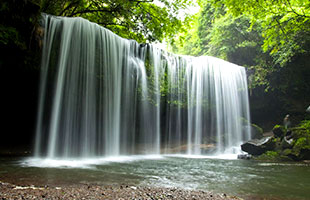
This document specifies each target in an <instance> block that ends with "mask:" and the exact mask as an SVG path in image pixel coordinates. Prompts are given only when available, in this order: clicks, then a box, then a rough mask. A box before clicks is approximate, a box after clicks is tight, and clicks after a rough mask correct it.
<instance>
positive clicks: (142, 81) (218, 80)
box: [35, 15, 250, 158]
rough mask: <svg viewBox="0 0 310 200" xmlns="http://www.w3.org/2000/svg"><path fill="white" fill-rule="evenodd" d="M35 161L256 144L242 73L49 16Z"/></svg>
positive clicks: (223, 63)
mask: <svg viewBox="0 0 310 200" xmlns="http://www.w3.org/2000/svg"><path fill="white" fill-rule="evenodd" d="M43 19H44V27H45V34H44V46H43V52H42V65H41V76H40V77H41V80H40V96H39V108H38V120H37V127H36V129H37V130H36V143H35V155H36V156H37V157H40V156H44V157H49V158H83V157H102V156H119V155H134V154H161V153H172V154H174V153H178V154H179V153H183V154H190V155H193V154H194V155H200V154H206V153H221V152H224V151H225V150H227V149H229V148H231V147H233V146H237V145H240V143H241V142H242V141H245V140H248V139H250V128H249V122H248V121H249V118H250V117H249V103H248V93H247V80H246V74H245V69H244V68H243V67H240V66H237V65H235V64H232V63H229V62H226V61H224V60H221V59H218V58H214V57H210V56H201V57H191V56H178V55H174V54H171V53H168V52H166V51H163V50H161V49H158V48H156V47H154V46H153V45H151V44H147V45H145V44H138V43H137V42H136V41H133V40H127V39H123V38H121V37H119V36H117V35H116V34H114V33H112V32H111V31H109V30H107V29H105V28H103V27H101V26H99V25H97V24H95V23H91V22H89V21H87V20H85V19H83V18H67V17H56V16H50V15H44V17H43Z"/></svg>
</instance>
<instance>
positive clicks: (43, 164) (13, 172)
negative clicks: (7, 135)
mask: <svg viewBox="0 0 310 200" xmlns="http://www.w3.org/2000/svg"><path fill="white" fill-rule="evenodd" d="M38 166H40V167H38ZM0 180H1V181H7V182H11V183H16V184H28V185H29V184H34V185H50V186H61V185H72V184H99V185H119V184H125V185H141V186H155V187H179V188H184V189H199V190H206V191H213V192H217V193H226V194H229V195H238V196H241V197H259V198H273V199H274V198H275V199H310V191H309V189H310V166H309V165H307V164H303V163H273V162H258V161H248V160H227V159H226V160H224V159H212V158H209V157H197V158H193V157H190V158H189V157H184V156H150V157H143V156H136V157H134V156H130V157H118V158H105V159H88V160H80V161H74V160H71V161H63V160H58V161H55V160H44V159H42V160H39V159H29V158H28V159H25V158H0Z"/></svg>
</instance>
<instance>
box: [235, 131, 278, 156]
mask: <svg viewBox="0 0 310 200" xmlns="http://www.w3.org/2000/svg"><path fill="white" fill-rule="evenodd" d="M272 140H273V137H272V136H268V137H263V138H261V139H254V140H250V141H248V142H246V143H244V144H242V145H241V150H242V151H245V152H247V153H249V154H251V155H261V154H263V153H265V152H266V151H268V150H271V149H273V148H274V143H273V141H272Z"/></svg>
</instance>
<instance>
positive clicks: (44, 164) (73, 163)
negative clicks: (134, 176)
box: [20, 155, 164, 169]
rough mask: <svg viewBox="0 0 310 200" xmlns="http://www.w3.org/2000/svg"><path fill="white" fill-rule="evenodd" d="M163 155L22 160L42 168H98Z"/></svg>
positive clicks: (27, 165) (151, 158)
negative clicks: (98, 166)
mask: <svg viewBox="0 0 310 200" xmlns="http://www.w3.org/2000/svg"><path fill="white" fill-rule="evenodd" d="M160 159H164V156H162V155H131V156H111V157H101V158H100V157H98V158H79V159H63V158H58V159H57V158H53V159H51V158H27V159H25V160H23V161H21V163H20V164H21V166H25V167H40V168H81V169H96V165H106V164H110V163H113V162H114V163H128V162H134V161H139V160H160Z"/></svg>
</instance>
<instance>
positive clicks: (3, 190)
mask: <svg viewBox="0 0 310 200" xmlns="http://www.w3.org/2000/svg"><path fill="white" fill-rule="evenodd" d="M6 199H14V200H15V199H113V200H114V199H215V200H217V199H221V200H222V199H240V198H238V197H234V196H228V195H226V194H214V193H211V192H205V191H198V190H184V189H178V188H157V187H141V186H128V185H120V186H100V185H73V186H62V187H49V186H34V185H30V186H29V185H28V186H27V185H23V186H21V185H14V184H11V183H7V182H0V200H6Z"/></svg>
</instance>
